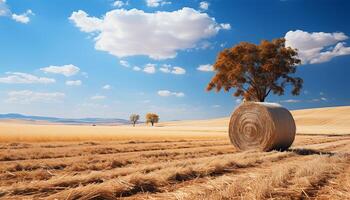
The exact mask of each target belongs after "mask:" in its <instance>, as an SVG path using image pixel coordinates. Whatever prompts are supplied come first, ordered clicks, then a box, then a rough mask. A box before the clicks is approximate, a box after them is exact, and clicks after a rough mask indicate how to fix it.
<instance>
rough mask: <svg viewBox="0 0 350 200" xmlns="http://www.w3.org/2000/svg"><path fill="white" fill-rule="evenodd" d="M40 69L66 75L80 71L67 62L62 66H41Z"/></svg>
mask: <svg viewBox="0 0 350 200" xmlns="http://www.w3.org/2000/svg"><path fill="white" fill-rule="evenodd" d="M40 70H41V71H43V72H45V73H53V74H62V75H64V76H67V77H68V76H73V75H75V74H77V73H78V72H79V71H80V68H79V67H77V66H75V65H72V64H69V65H62V66H48V67H44V68H41V69H40Z"/></svg>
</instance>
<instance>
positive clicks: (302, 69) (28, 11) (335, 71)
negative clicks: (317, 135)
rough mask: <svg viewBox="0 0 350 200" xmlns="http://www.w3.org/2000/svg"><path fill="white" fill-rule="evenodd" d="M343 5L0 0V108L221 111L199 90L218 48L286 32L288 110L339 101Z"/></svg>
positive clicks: (344, 67) (344, 78)
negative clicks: (292, 66)
mask: <svg viewBox="0 0 350 200" xmlns="http://www.w3.org/2000/svg"><path fill="white" fill-rule="evenodd" d="M349 9H350V3H348V1H346V0H344V1H340V0H328V1H326V0H320V1H317V3H316V1H302V0H283V1H281V0H266V1H261V0H256V1H253V0H241V1H239V0H235V1H229V0H226V1H224V0H207V1H196V0H193V1H189V0H183V1H179V0H176V1H175V0H129V1H126V0H124V1H113V0H89V1H86V0H50V1H45V0H27V1H15V0H6V1H4V0H0V44H1V45H0V55H1V59H0V98H1V100H0V101H1V107H0V113H9V112H11V113H14V112H16V113H23V114H30V115H44V116H57V117H74V118H76V117H117V118H128V116H129V115H130V114H131V113H138V114H140V115H142V116H143V115H144V114H145V113H147V112H156V113H159V115H160V117H161V120H179V119H207V118H215V117H222V116H228V115H229V114H230V113H231V112H232V110H233V109H234V107H236V106H237V105H238V104H239V99H237V98H235V97H232V92H231V93H224V92H220V93H215V92H206V91H205V88H206V85H207V83H208V82H209V80H210V79H211V77H212V76H213V74H214V73H213V72H212V71H210V70H211V64H213V63H214V62H215V58H216V55H217V53H218V52H220V51H221V50H223V49H224V48H228V47H231V46H233V45H236V44H238V43H239V42H241V41H247V42H253V43H259V42H260V40H262V39H268V40H270V39H274V38H279V37H285V38H286V40H287V44H288V45H289V46H292V47H294V48H298V49H299V54H300V58H301V59H302V60H303V64H302V65H300V66H299V67H298V72H297V75H298V76H300V77H301V78H303V79H304V88H303V91H302V93H301V95H300V96H291V95H290V94H289V92H288V91H289V90H288V91H287V92H286V94H285V95H284V96H273V95H271V96H269V97H268V101H270V102H279V103H281V104H282V105H284V106H286V107H287V108H289V109H300V108H312V107H325V106H337V105H349V104H350V89H349V86H350V79H349V78H348V76H349V73H350V56H349V55H350V47H349V44H348V43H349V41H350V40H349V38H348V37H349V36H350V26H349V25H350V24H349V20H348V10H349Z"/></svg>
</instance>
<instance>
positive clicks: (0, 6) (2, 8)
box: [0, 0, 11, 16]
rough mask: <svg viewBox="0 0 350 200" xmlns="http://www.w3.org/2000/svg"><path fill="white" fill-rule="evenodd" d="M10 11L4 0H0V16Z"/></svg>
mask: <svg viewBox="0 0 350 200" xmlns="http://www.w3.org/2000/svg"><path fill="white" fill-rule="evenodd" d="M10 13H11V11H10V9H9V7H8V6H7V4H6V0H0V16H7V15H9V14H10Z"/></svg>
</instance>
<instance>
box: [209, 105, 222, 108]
mask: <svg viewBox="0 0 350 200" xmlns="http://www.w3.org/2000/svg"><path fill="white" fill-rule="evenodd" d="M211 107H212V108H220V107H221V106H220V105H212V106H211Z"/></svg>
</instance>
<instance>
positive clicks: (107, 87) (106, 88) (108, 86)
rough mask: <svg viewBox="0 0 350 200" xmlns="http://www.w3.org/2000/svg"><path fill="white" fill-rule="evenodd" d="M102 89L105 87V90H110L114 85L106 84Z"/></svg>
mask: <svg viewBox="0 0 350 200" xmlns="http://www.w3.org/2000/svg"><path fill="white" fill-rule="evenodd" d="M102 89H104V90H110V89H112V86H111V85H108V84H107V85H104V86H103V87H102Z"/></svg>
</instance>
